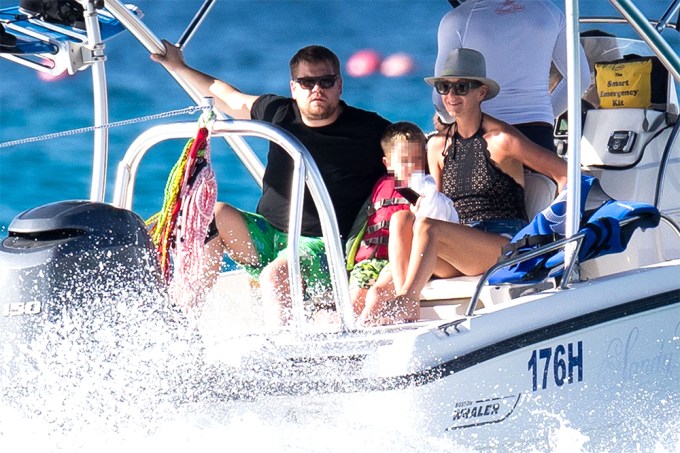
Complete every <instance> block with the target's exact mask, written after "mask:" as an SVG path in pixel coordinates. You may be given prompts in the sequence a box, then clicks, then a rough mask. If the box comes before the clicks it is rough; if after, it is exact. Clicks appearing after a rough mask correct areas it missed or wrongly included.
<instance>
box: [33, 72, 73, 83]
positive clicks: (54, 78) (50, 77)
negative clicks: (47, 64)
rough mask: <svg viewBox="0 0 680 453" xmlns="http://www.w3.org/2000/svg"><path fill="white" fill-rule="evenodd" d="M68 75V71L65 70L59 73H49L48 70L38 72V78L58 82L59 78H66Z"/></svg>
mask: <svg viewBox="0 0 680 453" xmlns="http://www.w3.org/2000/svg"><path fill="white" fill-rule="evenodd" d="M66 77H68V72H67V71H64V72H62V73H59V74H48V73H46V72H38V78H39V79H40V80H42V81H43V82H56V81H57V80H61V79H65V78H66Z"/></svg>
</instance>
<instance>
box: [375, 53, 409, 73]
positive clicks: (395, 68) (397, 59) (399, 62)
mask: <svg viewBox="0 0 680 453" xmlns="http://www.w3.org/2000/svg"><path fill="white" fill-rule="evenodd" d="M413 66H414V64H413V58H411V56H410V55H409V54H407V53H404V52H398V53H395V54H392V55H390V56H388V57H387V58H385V59H384V60H383V62H382V63H381V65H380V73H381V74H382V75H384V76H385V77H401V76H405V75H407V74H409V73H410V72H411V71H413Z"/></svg>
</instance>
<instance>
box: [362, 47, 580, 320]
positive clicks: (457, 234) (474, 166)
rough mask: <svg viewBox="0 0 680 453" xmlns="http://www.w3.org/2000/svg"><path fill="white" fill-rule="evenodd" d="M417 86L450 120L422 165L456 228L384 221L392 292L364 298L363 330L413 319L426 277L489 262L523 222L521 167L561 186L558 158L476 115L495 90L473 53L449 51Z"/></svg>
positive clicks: (410, 218) (470, 271)
mask: <svg viewBox="0 0 680 453" xmlns="http://www.w3.org/2000/svg"><path fill="white" fill-rule="evenodd" d="M425 80H426V82H427V83H429V84H430V85H432V86H434V87H435V89H436V90H437V92H438V93H439V94H440V95H441V97H442V102H443V104H444V107H445V108H446V110H447V111H448V112H449V114H451V115H452V116H453V117H455V118H456V121H455V123H453V124H452V125H451V126H450V127H448V128H447V129H445V130H443V131H441V132H440V133H439V134H438V135H436V136H434V137H432V138H431V139H430V141H429V143H428V162H429V166H430V171H431V172H432V176H433V177H434V179H435V181H436V182H437V186H438V188H439V190H440V191H441V192H443V193H444V194H446V195H447V196H448V197H450V198H451V199H452V200H453V203H454V206H455V208H456V210H457V211H458V213H459V215H460V223H450V222H444V221H440V220H433V219H418V220H417V221H416V220H415V216H414V215H413V213H412V212H410V211H401V212H399V213H396V214H394V215H393V216H392V221H391V228H390V244H389V254H390V267H391V271H392V275H393V280H394V287H393V288H376V291H374V292H373V294H372V295H369V298H368V299H367V306H368V307H369V308H368V309H367V310H365V311H364V313H362V319H360V321H362V322H365V323H369V324H371V323H393V322H402V321H414V320H417V319H418V318H419V311H420V308H419V302H418V300H419V297H420V292H421V290H422V289H423V287H424V286H425V284H426V283H427V282H428V280H429V279H430V278H431V277H432V276H433V275H434V276H437V277H440V278H449V277H457V276H461V275H479V274H481V273H483V272H485V271H486V270H487V269H488V268H490V267H491V266H492V265H493V264H495V263H496V260H497V259H498V257H499V256H500V254H501V247H502V246H503V245H505V244H507V243H508V242H509V240H510V239H511V238H512V237H513V236H514V235H515V233H517V232H518V231H519V230H520V229H522V228H523V227H524V226H525V225H526V223H527V220H528V219H527V215H526V209H525V206H524V167H525V166H526V167H529V168H531V169H532V170H534V171H536V172H539V173H542V174H544V175H546V176H548V177H550V178H552V179H553V180H555V182H556V183H557V185H558V187H559V188H560V189H561V188H562V187H563V186H564V184H565V183H566V178H567V166H566V163H565V162H564V161H563V160H562V159H561V158H559V157H558V156H557V155H555V154H554V153H552V152H550V151H548V150H547V149H545V148H542V147H540V146H538V145H536V144H535V143H533V142H532V141H530V140H529V139H527V138H526V137H525V136H524V135H522V134H521V133H520V132H519V131H518V130H517V129H515V128H514V127H512V126H510V125H509V124H507V123H505V122H503V121H500V120H498V119H496V118H493V117H491V116H489V115H486V114H484V113H483V112H482V108H481V104H482V102H483V101H485V100H487V99H491V98H493V97H494V96H496V95H497V94H498V92H499V91H500V87H499V86H498V84H497V83H496V82H495V81H494V80H491V79H489V78H487V77H486V63H485V61H484V56H483V55H482V54H481V53H479V52H477V51H476V50H472V49H465V48H461V49H454V50H452V51H451V53H450V54H449V56H448V58H447V60H446V62H445V64H444V66H443V68H442V71H441V74H440V75H439V76H438V77H428V78H426V79H425ZM381 289H382V290H383V291H380V290H381ZM385 289H387V290H385ZM393 291H394V292H393Z"/></svg>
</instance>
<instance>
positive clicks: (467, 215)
mask: <svg viewBox="0 0 680 453" xmlns="http://www.w3.org/2000/svg"><path fill="white" fill-rule="evenodd" d="M483 134H484V131H483V130H482V127H481V125H480V128H479V129H478V130H477V132H475V133H474V135H472V137H470V138H462V137H461V136H460V135H459V134H458V132H457V131H455V130H454V134H453V140H452V144H451V146H450V147H449V148H448V149H447V150H446V151H445V155H444V169H443V171H442V192H443V193H444V194H445V195H446V196H448V197H449V198H451V200H453V204H454V206H455V208H456V211H458V215H459V216H460V222H461V223H465V224H467V223H471V222H475V221H481V220H493V219H522V220H527V214H526V208H525V206H524V188H523V187H522V186H520V185H519V184H517V182H516V181H515V180H514V179H513V178H512V177H511V176H510V175H508V174H507V173H504V172H503V171H501V170H499V169H498V168H496V166H495V165H494V163H493V162H492V161H491V158H490V156H489V151H488V150H487V143H486V140H484V137H483Z"/></svg>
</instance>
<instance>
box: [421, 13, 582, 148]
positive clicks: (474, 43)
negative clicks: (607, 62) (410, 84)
mask: <svg viewBox="0 0 680 453" xmlns="http://www.w3.org/2000/svg"><path fill="white" fill-rule="evenodd" d="M437 45H438V49H437V61H436V63H435V70H434V73H435V75H439V74H440V72H441V69H442V66H443V65H444V61H445V60H446V57H447V56H448V55H449V52H450V51H451V50H452V49H456V48H462V47H466V48H469V49H475V50H477V51H479V52H481V53H482V55H484V57H485V59H486V62H487V76H488V77H489V78H491V79H493V80H496V81H497V82H498V84H499V85H500V87H501V90H500V92H499V93H498V95H497V96H496V97H495V98H494V99H490V100H489V101H487V102H485V104H484V112H485V113H487V114H489V115H491V116H493V117H495V118H498V119H500V120H503V121H505V122H507V123H509V124H511V125H513V126H515V127H516V128H518V129H519V130H520V131H521V132H522V133H523V134H524V135H525V136H527V137H528V138H529V139H530V140H532V141H534V142H535V143H537V144H538V145H540V146H543V147H544V148H548V149H551V150H554V149H555V147H554V142H553V124H554V121H555V118H556V117H558V116H559V115H560V114H562V113H563V112H564V111H566V109H567V77H566V76H567V44H566V20H565V16H564V13H562V11H560V9H559V8H558V7H557V6H555V5H554V4H553V3H552V2H550V1H547V0H468V1H466V2H465V3H462V4H461V5H460V6H459V7H457V8H455V9H453V10H451V11H449V12H448V13H447V14H446V15H444V17H443V18H442V20H441V22H440V24H439V29H438V33H437ZM551 64H553V65H554V66H555V68H556V69H557V70H558V71H559V72H560V73H561V75H562V79H561V81H560V82H559V83H558V84H557V86H556V87H555V88H554V89H553V90H552V91H550V68H551ZM580 65H581V88H582V90H583V91H584V92H585V90H586V89H587V88H588V86H589V84H590V71H589V68H588V61H587V59H586V55H585V52H584V51H583V48H582V47H580ZM432 100H433V102H434V104H435V108H436V109H437V112H438V114H439V116H440V118H441V119H442V120H443V121H445V122H447V123H451V122H452V121H453V118H452V117H451V116H450V115H449V114H448V113H447V112H446V109H444V107H443V105H442V103H441V96H440V95H439V94H437V93H436V92H435V91H434V90H433V92H432Z"/></svg>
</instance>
